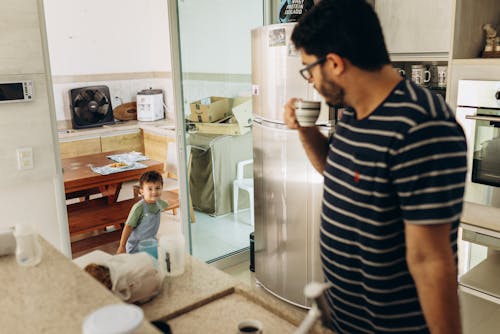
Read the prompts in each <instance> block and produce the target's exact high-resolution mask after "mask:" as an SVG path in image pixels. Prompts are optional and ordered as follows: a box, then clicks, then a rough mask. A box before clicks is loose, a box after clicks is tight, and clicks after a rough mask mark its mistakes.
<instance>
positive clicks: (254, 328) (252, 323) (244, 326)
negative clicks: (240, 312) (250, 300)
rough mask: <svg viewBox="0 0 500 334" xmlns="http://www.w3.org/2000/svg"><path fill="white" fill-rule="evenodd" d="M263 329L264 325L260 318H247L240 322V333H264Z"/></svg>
mask: <svg viewBox="0 0 500 334" xmlns="http://www.w3.org/2000/svg"><path fill="white" fill-rule="evenodd" d="M263 329H264V326H263V325H262V322H260V321H259V320H254V319H247V320H243V321H242V322H240V323H239V324H238V333H239V334H262V331H263Z"/></svg>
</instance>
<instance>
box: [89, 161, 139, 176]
mask: <svg viewBox="0 0 500 334" xmlns="http://www.w3.org/2000/svg"><path fill="white" fill-rule="evenodd" d="M89 167H90V169H92V171H93V172H94V173H97V174H101V175H108V174H113V173H119V172H124V171H126V170H131V169H141V168H146V167H147V166H146V165H144V164H141V163H140V162H135V163H132V164H129V165H126V166H121V167H112V166H110V165H105V166H100V167H95V166H92V165H89Z"/></svg>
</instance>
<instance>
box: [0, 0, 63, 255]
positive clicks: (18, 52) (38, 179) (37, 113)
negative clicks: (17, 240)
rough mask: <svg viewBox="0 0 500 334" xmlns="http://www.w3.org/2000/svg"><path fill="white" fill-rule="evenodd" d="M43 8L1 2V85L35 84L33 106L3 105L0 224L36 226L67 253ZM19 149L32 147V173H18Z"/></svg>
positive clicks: (28, 0) (31, 2)
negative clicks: (4, 83) (43, 24)
mask: <svg viewBox="0 0 500 334" xmlns="http://www.w3.org/2000/svg"><path fill="white" fill-rule="evenodd" d="M39 5H41V0H24V1H18V0H2V1H1V2H0V81H11V80H33V83H34V99H33V101H32V102H23V103H5V104H0V142H1V143H2V145H1V146H0V188H1V192H0V210H1V212H2V219H1V220H0V226H1V227H8V226H12V225H14V224H16V223H29V224H33V225H35V226H36V227H37V229H38V230H39V232H40V233H41V234H42V236H43V237H44V238H45V239H47V240H48V241H49V242H50V243H52V244H53V245H54V246H56V247H57V248H59V249H60V250H62V251H64V252H66V254H68V253H67V251H68V250H69V248H68V247H69V244H67V238H68V234H67V223H66V220H65V217H64V214H62V213H61V212H62V210H60V208H61V206H60V203H61V201H62V198H63V196H64V190H63V188H62V175H61V171H60V166H59V164H58V161H57V159H56V156H57V154H58V153H57V149H56V146H55V137H54V133H55V130H54V126H55V117H54V110H53V109H52V108H51V102H50V99H51V97H50V87H48V86H47V80H48V73H47V69H46V66H45V64H46V63H45V61H44V60H45V58H44V50H43V45H44V44H43V43H44V41H43V39H42V30H43V28H41V23H42V22H41V21H40V20H39V18H40V17H42V18H43V16H39V8H40V7H39ZM19 147H31V148H32V149H33V157H34V168H33V169H30V170H24V171H19V170H17V158H16V149H17V148H19Z"/></svg>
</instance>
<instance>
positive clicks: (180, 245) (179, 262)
mask: <svg viewBox="0 0 500 334" xmlns="http://www.w3.org/2000/svg"><path fill="white" fill-rule="evenodd" d="M185 245H186V241H185V240H184V236H183V235H182V233H181V232H177V233H174V234H167V235H163V236H161V237H160V242H159V246H158V262H159V264H160V268H161V270H162V271H163V272H164V273H165V275H166V276H178V275H182V273H184V263H185V257H186V255H185V249H184V248H185Z"/></svg>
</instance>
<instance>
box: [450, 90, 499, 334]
mask: <svg viewBox="0 0 500 334" xmlns="http://www.w3.org/2000/svg"><path fill="white" fill-rule="evenodd" d="M457 106H458V107H457V113H456V118H457V121H458V122H459V123H460V124H461V125H462V127H463V129H464V132H465V136H466V138H467V164H468V168H467V177H466V186H465V198H464V199H465V203H464V212H463V215H462V222H461V224H460V232H461V234H459V235H461V239H462V240H460V241H459V244H458V249H459V252H460V254H459V297H460V306H461V308H462V315H466V316H463V317H462V327H463V333H464V334H468V333H470V334H472V333H498V328H499V326H500V319H499V317H498V314H500V284H498V277H499V275H500V221H499V219H498V217H499V215H500V154H499V153H500V81H480V80H460V81H459V82H458V96H457Z"/></svg>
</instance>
